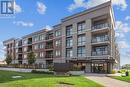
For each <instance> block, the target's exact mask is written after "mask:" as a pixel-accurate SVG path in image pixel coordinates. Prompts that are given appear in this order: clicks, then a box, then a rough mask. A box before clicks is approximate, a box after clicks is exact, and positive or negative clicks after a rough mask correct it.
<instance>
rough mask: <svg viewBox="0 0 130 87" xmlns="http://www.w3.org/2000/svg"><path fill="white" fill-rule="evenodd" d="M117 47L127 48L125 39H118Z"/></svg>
mask: <svg viewBox="0 0 130 87" xmlns="http://www.w3.org/2000/svg"><path fill="white" fill-rule="evenodd" d="M118 46H119V48H128V47H130V46H129V45H128V43H127V42H126V41H118Z"/></svg>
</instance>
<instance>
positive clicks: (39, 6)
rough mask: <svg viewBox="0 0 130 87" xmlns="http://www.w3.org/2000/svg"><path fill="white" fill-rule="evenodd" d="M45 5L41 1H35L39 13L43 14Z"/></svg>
mask: <svg viewBox="0 0 130 87" xmlns="http://www.w3.org/2000/svg"><path fill="white" fill-rule="evenodd" d="M46 9H47V7H46V6H45V4H43V3H42V2H37V11H38V13H39V14H45V12H46Z"/></svg>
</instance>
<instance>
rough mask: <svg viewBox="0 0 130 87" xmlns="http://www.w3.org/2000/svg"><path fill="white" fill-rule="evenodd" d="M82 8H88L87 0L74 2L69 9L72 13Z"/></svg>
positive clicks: (75, 0)
mask: <svg viewBox="0 0 130 87" xmlns="http://www.w3.org/2000/svg"><path fill="white" fill-rule="evenodd" d="M80 7H83V8H87V3H86V2H85V0H74V3H73V4H71V5H70V6H69V7H68V10H69V11H72V10H75V9H77V8H80Z"/></svg>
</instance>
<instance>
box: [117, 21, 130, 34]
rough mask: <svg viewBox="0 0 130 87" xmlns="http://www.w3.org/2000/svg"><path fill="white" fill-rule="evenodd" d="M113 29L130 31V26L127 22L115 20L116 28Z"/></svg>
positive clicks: (124, 31)
mask: <svg viewBox="0 0 130 87" xmlns="http://www.w3.org/2000/svg"><path fill="white" fill-rule="evenodd" d="M115 30H116V31H117V32H118V31H119V32H122V33H127V32H129V31H130V26H129V24H128V23H127V22H122V21H116V28H115Z"/></svg>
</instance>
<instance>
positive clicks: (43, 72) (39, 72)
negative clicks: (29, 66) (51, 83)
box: [31, 70, 53, 74]
mask: <svg viewBox="0 0 130 87" xmlns="http://www.w3.org/2000/svg"><path fill="white" fill-rule="evenodd" d="M31 72H32V73H37V74H53V72H47V71H46V72H45V71H37V70H32V71H31Z"/></svg>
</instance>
